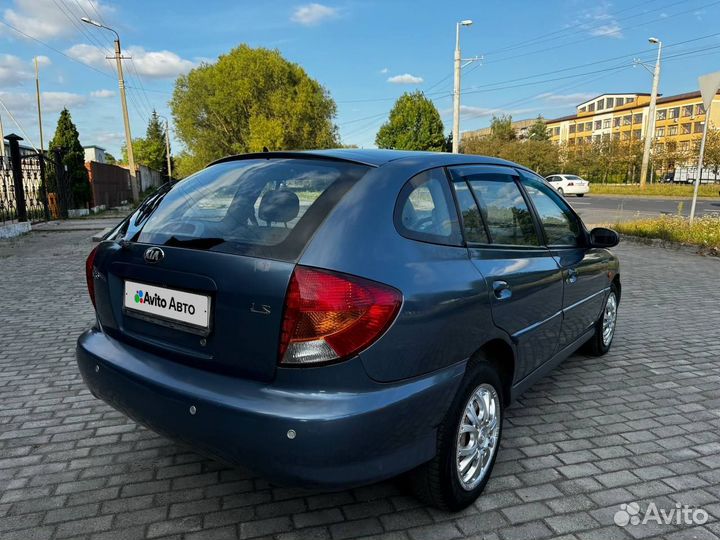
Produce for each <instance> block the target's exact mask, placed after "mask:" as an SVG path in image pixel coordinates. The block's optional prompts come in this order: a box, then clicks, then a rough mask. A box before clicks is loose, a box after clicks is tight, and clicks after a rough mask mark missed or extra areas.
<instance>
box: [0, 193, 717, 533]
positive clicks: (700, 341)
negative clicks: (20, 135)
mask: <svg viewBox="0 0 720 540" xmlns="http://www.w3.org/2000/svg"><path fill="white" fill-rule="evenodd" d="M597 200H598V201H599V200H600V198H599V197H598V199H597ZM580 202H585V201H580ZM589 202H590V200H589ZM90 234H91V233H90V232H88V231H65V232H47V231H35V232H32V233H30V234H28V235H25V236H23V237H21V238H17V239H14V240H11V241H2V242H0V278H2V279H0V297H1V298H3V307H2V309H1V310H0V403H2V407H0V538H2V540H12V539H16V540H27V539H29V538H36V539H47V540H50V539H52V540H62V539H73V540H109V539H113V538H114V539H118V538H122V539H123V540H133V539H142V538H155V539H160V538H162V539H164V540H170V539H176V540H180V539H182V540H201V539H205V540H207V539H211V538H222V539H234V538H241V539H252V538H256V539H258V540H259V539H263V540H291V539H308V540H309V539H319V540H346V539H351V538H357V537H367V536H368V535H376V536H373V538H374V539H380V538H382V539H384V540H455V539H461V538H468V539H479V538H485V539H487V540H490V539H494V540H498V539H503V540H510V539H520V538H535V539H541V538H542V539H545V538H560V537H562V538H564V539H568V540H590V539H593V538H604V539H609V538H618V539H628V540H632V539H633V538H646V537H648V536H652V537H653V538H664V539H667V540H681V539H687V538H697V539H718V538H720V521H719V520H720V503H719V502H718V501H720V417H718V410H720V385H719V384H718V383H719V382H720V362H718V361H717V359H718V358H720V340H718V339H717V337H718V333H717V320H718V318H720V289H718V288H717V287H716V284H717V282H718V279H720V260H718V259H717V258H714V257H701V256H696V255H688V254H685V253H680V252H676V251H672V250H665V249H661V248H657V247H650V246H642V245H636V244H621V245H620V246H618V247H617V248H616V249H615V251H616V252H617V254H618V255H619V256H620V259H621V261H622V279H623V295H622V302H621V304H620V316H619V320H618V328H617V334H616V337H615V343H614V345H613V348H612V350H611V351H610V352H609V353H608V354H607V355H606V356H604V357H602V358H590V357H587V356H584V355H583V354H575V355H573V356H572V357H570V358H568V359H567V360H566V361H565V363H564V364H562V365H561V366H559V367H557V368H556V369H555V370H554V371H553V372H552V373H550V374H549V375H548V376H547V377H545V378H543V379H542V380H540V381H538V382H537V383H536V384H535V385H534V386H533V387H532V388H531V389H530V390H529V391H528V392H526V393H525V394H524V395H523V396H522V397H521V398H520V399H519V400H518V402H517V403H515V404H513V405H512V406H511V407H510V408H509V409H508V410H507V413H506V418H505V425H504V427H503V434H504V439H503V442H502V449H501V451H500V454H499V457H498V463H497V465H496V466H495V470H494V472H493V475H492V477H491V478H490V481H489V483H488V485H487V488H486V490H485V493H484V494H483V496H482V497H481V498H480V499H479V500H478V502H477V503H476V504H475V505H473V506H471V507H470V508H468V509H467V510H465V511H464V512H461V513H459V514H449V513H446V512H440V511H437V510H434V509H432V508H427V507H425V506H423V505H422V504H420V503H419V502H418V501H417V500H416V499H414V498H412V497H409V496H408V495H407V493H406V492H405V491H404V490H403V488H402V484H401V483H399V482H383V483H381V484H376V485H373V486H368V487H364V488H359V489H353V490H345V491H339V492H335V493H327V492H318V491H303V490H298V489H291V488H283V487H278V486H275V485H271V484H269V483H268V482H267V481H266V480H264V479H263V478H259V477H257V476H255V475H254V474H252V473H251V472H249V471H246V470H243V469H239V468H229V467H227V466H225V465H223V464H221V463H218V462H215V461H213V460H210V459H207V458H205V457H202V456H200V455H198V454H196V453H195V452H194V451H193V450H192V449H189V448H187V447H185V446H183V445H180V444H177V443H174V442H172V441H170V440H168V439H165V438H164V437H161V436H160V435H157V434H155V433H153V432H151V431H148V430H147V429H145V428H143V427H141V426H139V425H138V424H136V423H135V422H133V421H131V420H129V419H127V418H126V417H125V416H123V415H122V414H120V413H118V412H116V411H114V410H113V409H111V408H110V407H109V406H107V405H106V404H105V403H103V402H101V401H99V400H97V399H95V398H93V397H92V395H91V394H90V393H89V392H88V390H87V389H86V387H85V385H84V384H83V382H82V380H81V379H80V374H79V373H78V370H77V366H76V365H75V360H74V349H75V339H76V338H77V336H78V335H79V334H80V332H82V331H83V330H84V329H85V328H87V327H88V326H90V325H91V324H92V322H93V321H94V315H93V311H92V306H91V304H90V300H89V298H88V295H87V291H86V287H85V276H84V267H83V261H84V260H85V257H86V256H87V253H88V251H89V250H90V249H91V247H92V245H93V244H92V243H91V242H90V241H89V236H90ZM668 268H672V269H673V271H672V272H668ZM678 275H692V276H693V279H692V280H687V279H685V280H682V279H681V280H678V279H677V277H676V276H678ZM698 291H702V294H698ZM688 298H689V299H691V300H692V301H689V302H688V301H679V300H682V299H688ZM398 421H399V422H402V421H403V419H398ZM634 501H638V502H639V503H640V504H641V505H642V508H643V509H644V508H647V504H648V503H649V502H651V501H652V502H654V503H655V504H656V505H657V508H658V509H660V510H662V511H663V512H669V511H671V510H674V509H675V503H676V502H677V503H682V504H684V505H689V506H691V507H694V508H697V507H700V508H703V509H704V510H705V511H706V512H708V514H709V516H710V517H709V521H708V523H706V524H704V525H700V524H695V525H682V526H681V525H678V524H676V523H673V524H669V525H664V524H663V525H659V524H657V523H655V522H652V521H650V522H649V523H648V524H647V525H637V526H629V527H622V526H618V525H616V524H615V523H614V516H615V514H616V513H617V512H619V510H620V509H621V506H620V505H621V504H628V503H631V502H634Z"/></svg>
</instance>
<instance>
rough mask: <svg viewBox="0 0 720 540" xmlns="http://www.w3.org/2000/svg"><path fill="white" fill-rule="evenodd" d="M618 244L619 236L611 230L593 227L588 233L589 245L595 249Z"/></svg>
mask: <svg viewBox="0 0 720 540" xmlns="http://www.w3.org/2000/svg"><path fill="white" fill-rule="evenodd" d="M619 243H620V236H619V235H618V233H616V232H615V231H613V230H612V229H606V228H605V227H595V228H594V229H593V230H592V231H590V245H591V246H592V247H596V248H611V247H615V246H617V245H618V244H619Z"/></svg>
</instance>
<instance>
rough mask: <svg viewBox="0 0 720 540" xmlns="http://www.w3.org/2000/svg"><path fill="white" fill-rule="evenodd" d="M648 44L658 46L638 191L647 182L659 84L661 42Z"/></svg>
mask: <svg viewBox="0 0 720 540" xmlns="http://www.w3.org/2000/svg"><path fill="white" fill-rule="evenodd" d="M648 41H649V42H650V43H652V44H653V45H657V46H658V53H657V60H656V61H655V71H654V72H653V83H652V93H651V94H650V107H649V108H648V120H647V132H646V133H645V148H644V149H643V158H642V165H641V167H640V189H645V184H646V182H647V170H648V162H649V161H650V146H651V145H652V139H653V137H654V136H655V104H656V103H657V91H658V85H659V84H660V55H661V54H662V41H660V40H659V39H658V38H655V37H651V38H649V39H648Z"/></svg>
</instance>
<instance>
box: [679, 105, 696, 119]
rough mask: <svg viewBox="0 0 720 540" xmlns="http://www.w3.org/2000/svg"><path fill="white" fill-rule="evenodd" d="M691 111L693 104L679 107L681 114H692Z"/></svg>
mask: <svg viewBox="0 0 720 540" xmlns="http://www.w3.org/2000/svg"><path fill="white" fill-rule="evenodd" d="M692 113H693V106H692V105H683V106H682V108H681V109H680V114H681V116H683V117H685V116H692Z"/></svg>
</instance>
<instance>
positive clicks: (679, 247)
mask: <svg viewBox="0 0 720 540" xmlns="http://www.w3.org/2000/svg"><path fill="white" fill-rule="evenodd" d="M620 240H621V241H622V242H630V243H631V244H642V245H644V246H652V247H659V248H663V249H669V250H673V251H680V252H682V253H687V254H689V255H701V256H704V257H707V256H709V257H718V258H720V250H719V249H717V248H706V247H702V246H693V245H690V244H682V243H680V242H671V241H670V240H662V239H660V238H646V237H644V236H632V235H629V234H620Z"/></svg>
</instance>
